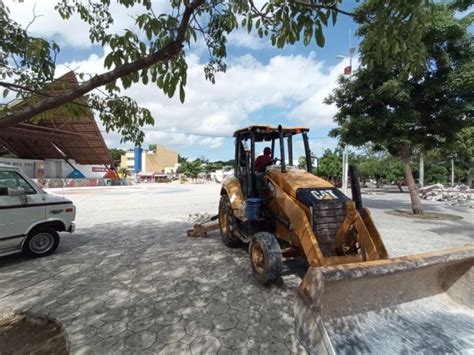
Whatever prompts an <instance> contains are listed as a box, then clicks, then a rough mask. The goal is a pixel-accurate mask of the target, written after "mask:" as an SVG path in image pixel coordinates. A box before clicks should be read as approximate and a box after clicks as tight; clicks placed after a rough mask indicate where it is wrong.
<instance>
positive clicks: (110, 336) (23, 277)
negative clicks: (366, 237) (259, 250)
mask: <svg viewBox="0 0 474 355" xmlns="http://www.w3.org/2000/svg"><path fill="white" fill-rule="evenodd" d="M219 189H220V186H219V185H217V184H202V185H173V184H170V185H155V184H150V185H145V184H144V185H139V186H130V187H106V188H95V189H94V188H82V189H67V190H66V189H65V190H55V191H54V192H55V193H58V194H64V195H65V196H66V197H67V198H70V199H71V200H73V201H74V203H75V204H76V206H77V208H78V212H77V218H76V223H77V226H78V229H77V231H76V232H75V233H74V234H72V235H67V234H66V235H64V236H63V238H62V240H61V244H60V246H59V248H58V250H57V252H56V253H55V254H53V255H51V256H50V257H47V258H42V259H35V260H33V259H25V258H23V257H22V256H20V255H14V256H8V257H4V258H2V259H0V309H1V310H3V311H4V312H7V311H12V310H18V311H20V310H21V311H30V312H32V313H34V314H39V315H44V316H49V317H52V318H54V319H57V320H58V321H59V322H60V323H61V324H63V325H64V327H65V330H66V332H67V334H68V338H69V342H70V346H71V351H72V353H77V354H89V353H100V354H103V353H107V354H108V353H121V354H123V353H127V354H129V353H140V354H143V353H145V354H146V353H150V354H151V353H170V354H171V353H173V354H176V353H190V352H192V353H219V354H222V353H223V354H225V353H242V354H249V353H278V354H281V353H282V354H284V353H304V349H303V348H302V347H301V345H300V344H299V343H298V341H297V340H296V338H295V335H294V328H293V310H292V305H293V298H294V291H295V288H296V287H297V285H298V284H299V282H300V278H301V275H302V274H303V273H304V269H303V268H302V267H301V265H290V264H289V263H286V264H285V267H284V276H283V282H282V284H280V285H274V286H271V287H263V286H260V285H258V284H257V283H256V282H255V281H254V280H253V277H252V275H251V271H250V267H249V262H248V257H247V253H246V250H245V249H237V250H231V249H227V248H225V247H224V246H223V245H222V243H221V242H220V240H219V234H218V233H213V234H211V235H210V236H209V237H208V238H206V239H190V238H187V237H186V229H189V228H190V227H191V226H192V224H193V223H194V221H195V220H196V219H199V218H200V217H201V216H202V215H196V213H201V214H207V215H212V214H213V213H215V212H216V211H217V204H218V195H219ZM363 198H364V200H365V203H366V205H367V206H368V207H370V208H371V211H372V213H373V217H374V219H375V222H376V225H377V226H378V228H379V231H380V233H381V235H382V237H383V239H384V241H385V244H386V246H387V249H388V251H389V253H390V255H391V256H399V255H407V254H415V253H419V252H426V251H432V250H437V249H442V248H445V247H455V246H462V245H464V244H466V243H473V242H474V233H473V230H474V229H473V218H472V217H473V215H472V213H473V211H472V210H468V209H463V208H454V207H447V206H444V205H442V204H438V203H434V202H424V205H425V206H426V208H427V209H429V210H433V211H439V212H445V213H452V214H456V215H460V216H462V217H463V218H464V219H463V220H461V221H420V220H413V219H408V218H403V217H396V216H391V215H388V214H386V213H384V211H385V210H387V209H390V208H391V209H393V208H397V209H400V208H401V209H408V208H409V206H410V204H409V197H408V195H407V194H397V193H391V194H384V195H364V196H363ZM0 352H1V351H0Z"/></svg>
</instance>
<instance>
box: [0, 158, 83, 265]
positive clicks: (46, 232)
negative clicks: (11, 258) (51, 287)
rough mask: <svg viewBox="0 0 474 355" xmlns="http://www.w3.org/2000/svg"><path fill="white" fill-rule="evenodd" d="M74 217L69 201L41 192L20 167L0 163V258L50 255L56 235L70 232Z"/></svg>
mask: <svg viewBox="0 0 474 355" xmlns="http://www.w3.org/2000/svg"><path fill="white" fill-rule="evenodd" d="M75 217H76V207H75V206H74V205H73V203H72V202H71V201H69V200H68V199H65V198H63V197H61V196H56V195H52V194H48V193H47V192H45V191H43V190H42V189H41V188H40V187H38V186H37V185H36V184H35V183H34V182H33V181H32V180H31V179H30V178H29V177H28V176H27V175H26V174H25V173H24V172H23V171H22V170H21V169H20V168H17V167H14V166H9V165H3V164H0V256H4V255H9V254H15V253H20V252H22V253H23V254H25V255H27V256H32V257H40V256H46V255H49V254H51V253H53V252H54V251H55V250H56V248H57V247H58V245H59V234H58V232H69V233H72V232H74V230H75V224H74V223H73V221H74V219H75Z"/></svg>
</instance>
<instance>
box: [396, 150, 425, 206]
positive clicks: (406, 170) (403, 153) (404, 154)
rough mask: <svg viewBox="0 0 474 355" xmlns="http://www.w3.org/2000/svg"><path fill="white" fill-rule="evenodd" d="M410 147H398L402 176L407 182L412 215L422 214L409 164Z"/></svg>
mask: <svg viewBox="0 0 474 355" xmlns="http://www.w3.org/2000/svg"><path fill="white" fill-rule="evenodd" d="M411 154H412V150H411V146H410V145H409V144H403V145H402V146H401V147H400V158H401V161H402V167H403V174H404V175H405V180H406V182H407V186H408V191H409V192H410V199H411V208H412V210H413V214H423V207H421V200H420V197H419V196H418V189H417V187H416V184H415V179H414V178H413V172H412V170H411V167H410V162H411Z"/></svg>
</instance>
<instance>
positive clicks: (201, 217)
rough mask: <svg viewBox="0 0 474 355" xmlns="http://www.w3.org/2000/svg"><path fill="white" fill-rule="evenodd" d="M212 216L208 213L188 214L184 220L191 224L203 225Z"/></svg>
mask: <svg viewBox="0 0 474 355" xmlns="http://www.w3.org/2000/svg"><path fill="white" fill-rule="evenodd" d="M211 217H212V215H211V214H210V213H207V212H204V213H190V214H189V215H188V217H187V218H186V220H187V221H188V222H191V223H196V224H199V223H205V222H207V221H209V220H210V219H211Z"/></svg>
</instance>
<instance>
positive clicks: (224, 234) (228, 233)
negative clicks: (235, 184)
mask: <svg viewBox="0 0 474 355" xmlns="http://www.w3.org/2000/svg"><path fill="white" fill-rule="evenodd" d="M236 226H237V222H236V220H235V217H234V212H233V211H232V207H231V205H230V201H229V197H228V196H226V195H223V196H221V200H220V201H219V228H220V231H221V239H222V243H224V245H225V246H228V247H230V248H236V247H239V246H241V245H242V241H241V240H240V239H239V238H237V237H236V236H235V228H236Z"/></svg>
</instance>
